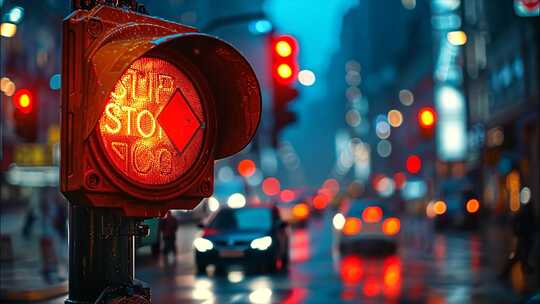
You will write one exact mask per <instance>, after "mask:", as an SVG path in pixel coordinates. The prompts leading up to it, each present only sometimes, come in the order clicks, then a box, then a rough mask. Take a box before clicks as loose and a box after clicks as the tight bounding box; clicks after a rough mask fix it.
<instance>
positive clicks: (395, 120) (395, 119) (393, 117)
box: [388, 109, 403, 128]
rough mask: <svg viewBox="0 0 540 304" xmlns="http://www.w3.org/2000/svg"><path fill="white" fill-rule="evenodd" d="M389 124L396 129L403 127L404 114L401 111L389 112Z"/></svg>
mask: <svg viewBox="0 0 540 304" xmlns="http://www.w3.org/2000/svg"><path fill="white" fill-rule="evenodd" d="M388 123H389V124H390V125H391V126H392V127H394V128H397V127H399V126H401V124H402V123H403V114H401V112H400V111H399V110H395V109H394V110H390V111H389V112H388Z"/></svg>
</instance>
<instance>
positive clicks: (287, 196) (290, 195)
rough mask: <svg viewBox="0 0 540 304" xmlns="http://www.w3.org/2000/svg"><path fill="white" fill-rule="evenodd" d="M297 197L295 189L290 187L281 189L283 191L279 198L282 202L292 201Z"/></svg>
mask: <svg viewBox="0 0 540 304" xmlns="http://www.w3.org/2000/svg"><path fill="white" fill-rule="evenodd" d="M295 197H296V195H295V194H294V191H292V190H289V189H285V190H283V191H281V193H280V195H279V199H280V200H281V201H282V202H290V201H292V200H294V199H295Z"/></svg>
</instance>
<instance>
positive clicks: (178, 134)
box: [157, 90, 201, 152]
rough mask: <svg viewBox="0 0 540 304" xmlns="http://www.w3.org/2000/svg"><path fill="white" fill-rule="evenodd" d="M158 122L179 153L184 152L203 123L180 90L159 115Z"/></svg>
mask: <svg viewBox="0 0 540 304" xmlns="http://www.w3.org/2000/svg"><path fill="white" fill-rule="evenodd" d="M157 120H158V122H159V124H160V125H161V127H162V128H163V130H164V131H165V134H167V136H168V137H169V139H170V140H171V141H172V143H173V145H174V146H175V147H176V149H178V151H179V152H182V151H183V150H184V148H185V147H186V146H187V145H188V143H189V141H190V140H191V138H192V137H193V135H195V132H197V130H198V129H199V128H200V127H201V122H200V121H199V119H198V118H197V116H195V114H194V113H193V111H192V110H191V108H190V107H189V104H188V103H187V100H186V99H185V98H184V95H182V93H180V91H179V90H177V91H176V92H174V94H173V96H172V97H171V99H170V100H169V102H168V103H167V105H165V107H164V108H163V110H162V111H161V113H159V116H158V118H157Z"/></svg>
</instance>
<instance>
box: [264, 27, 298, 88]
mask: <svg viewBox="0 0 540 304" xmlns="http://www.w3.org/2000/svg"><path fill="white" fill-rule="evenodd" d="M270 40H271V49H272V50H271V53H272V64H271V66H272V77H273V79H274V81H276V82H278V83H280V84H282V85H290V84H291V83H293V82H294V80H295V79H296V75H297V74H298V63H297V59H296V58H297V54H298V43H297V42H296V39H294V38H293V37H292V36H289V35H281V36H273V35H272V36H271V38H270Z"/></svg>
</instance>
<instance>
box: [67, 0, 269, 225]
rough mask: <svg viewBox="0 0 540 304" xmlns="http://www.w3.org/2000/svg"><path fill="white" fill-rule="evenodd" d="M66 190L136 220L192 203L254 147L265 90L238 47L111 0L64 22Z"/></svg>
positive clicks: (74, 197)
mask: <svg viewBox="0 0 540 304" xmlns="http://www.w3.org/2000/svg"><path fill="white" fill-rule="evenodd" d="M63 30H64V38H63V39H64V45H63V71H62V75H66V76H65V77H62V141H61V142H62V159H61V190H62V192H63V193H64V194H65V195H66V196H67V197H68V198H69V199H70V201H75V202H82V203H87V204H90V205H92V206H94V207H113V208H121V209H122V210H123V212H124V214H125V215H127V216H134V217H152V216H161V215H163V214H164V213H165V212H166V211H167V210H169V209H192V208H194V207H195V206H196V205H197V204H198V203H199V202H200V201H201V199H202V198H203V197H208V196H210V195H211V194H212V192H213V166H214V160H215V159H220V158H224V157H227V156H230V155H232V154H234V153H236V152H238V151H240V150H241V149H243V147H244V146H246V145H247V144H248V143H249V142H250V140H251V138H252V137H253V135H254V134H255V131H256V129H257V126H258V123H259V120H260V111H261V100H260V88H259V84H258V81H257V79H256V76H255V74H254V72H253V70H252V68H251V66H250V65H249V63H248V62H247V61H246V59H245V58H244V57H243V56H242V55H241V54H240V53H239V52H238V51H236V50H235V49H234V48H233V47H232V46H230V45H229V44H227V43H225V42H223V41H222V40H219V39H217V38H215V37H212V36H209V35H206V34H202V33H198V32H197V30H196V29H194V28H191V27H188V26H184V25H181V24H177V23H173V22H168V21H165V20H163V19H158V18H153V17H149V16H146V15H141V14H139V13H136V12H130V11H126V10H121V9H117V8H113V7H107V6H97V7H95V8H93V9H92V10H89V11H86V10H77V11H75V12H74V13H72V14H71V15H70V16H69V17H68V18H67V19H66V20H65V21H64V29H63Z"/></svg>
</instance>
